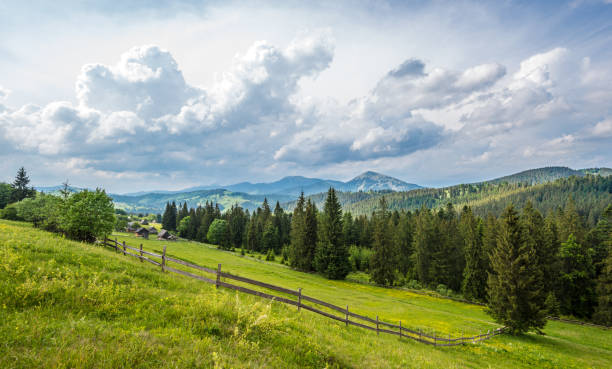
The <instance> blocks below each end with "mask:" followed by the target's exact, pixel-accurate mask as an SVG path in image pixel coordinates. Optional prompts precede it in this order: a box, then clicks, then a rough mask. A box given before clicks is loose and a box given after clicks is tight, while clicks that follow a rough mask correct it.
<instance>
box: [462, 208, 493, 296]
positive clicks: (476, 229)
mask: <svg viewBox="0 0 612 369" xmlns="http://www.w3.org/2000/svg"><path fill="white" fill-rule="evenodd" d="M459 231H460V232H461V236H462V238H463V251H464V253H465V269H464V270H463V284H462V286H461V290H462V291H463V296H464V297H465V298H466V299H469V300H478V301H484V300H485V298H486V287H487V260H488V256H487V254H486V253H485V252H484V248H483V244H482V233H483V226H482V220H480V219H476V218H475V217H474V214H472V209H470V208H469V207H467V206H466V207H464V208H463V210H462V212H461V219H460V222H459Z"/></svg>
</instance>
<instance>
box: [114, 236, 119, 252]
mask: <svg viewBox="0 0 612 369" xmlns="http://www.w3.org/2000/svg"><path fill="white" fill-rule="evenodd" d="M117 243H118V242H117V237H115V251H119V247H118V246H117Z"/></svg>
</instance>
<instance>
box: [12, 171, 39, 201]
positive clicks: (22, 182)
mask: <svg viewBox="0 0 612 369" xmlns="http://www.w3.org/2000/svg"><path fill="white" fill-rule="evenodd" d="M29 183H30V178H29V177H28V175H27V173H26V170H25V168H24V167H21V168H19V170H18V171H17V176H16V177H15V181H13V191H12V192H11V198H10V202H18V201H21V200H23V199H25V198H28V197H34V196H35V195H36V191H35V190H34V188H32V187H28V184H29Z"/></svg>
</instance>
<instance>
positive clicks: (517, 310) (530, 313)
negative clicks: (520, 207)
mask: <svg viewBox="0 0 612 369" xmlns="http://www.w3.org/2000/svg"><path fill="white" fill-rule="evenodd" d="M500 223H501V225H500V230H499V237H498V240H497V246H496V248H495V250H494V251H493V254H492V255H491V267H492V269H493V272H492V273H491V274H489V278H488V288H487V291H488V294H489V301H488V307H489V310H488V312H489V314H490V315H491V316H492V317H493V318H494V319H495V320H496V321H497V322H499V323H501V324H504V325H505V326H507V327H508V328H509V330H510V332H511V333H513V334H520V333H524V332H527V331H529V330H531V329H535V330H536V331H538V332H540V329H541V328H543V327H544V325H545V324H546V312H547V309H546V306H545V299H546V294H545V293H544V291H543V276H542V271H541V270H540V269H539V267H538V264H537V261H536V251H535V250H534V249H533V244H532V243H531V242H528V240H526V235H525V233H526V232H525V228H524V226H523V225H522V224H521V222H520V219H519V216H518V214H517V212H516V211H515V210H514V207H513V206H512V205H510V206H508V207H507V208H506V210H504V213H503V214H502V216H501V222H500Z"/></svg>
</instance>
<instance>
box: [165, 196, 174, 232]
mask: <svg viewBox="0 0 612 369" xmlns="http://www.w3.org/2000/svg"><path fill="white" fill-rule="evenodd" d="M176 219H177V213H176V203H174V202H172V204H170V203H166V210H165V211H164V215H163V216H162V228H163V229H165V230H168V231H176Z"/></svg>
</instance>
